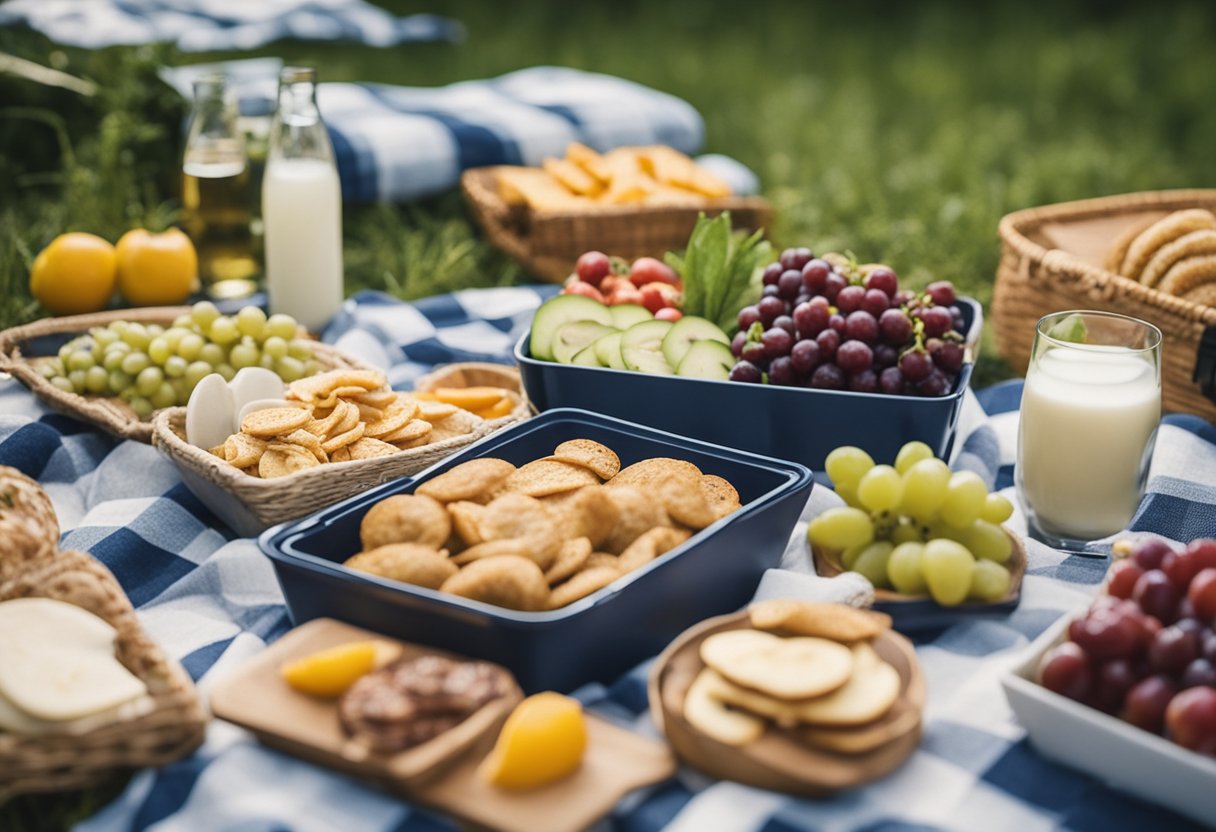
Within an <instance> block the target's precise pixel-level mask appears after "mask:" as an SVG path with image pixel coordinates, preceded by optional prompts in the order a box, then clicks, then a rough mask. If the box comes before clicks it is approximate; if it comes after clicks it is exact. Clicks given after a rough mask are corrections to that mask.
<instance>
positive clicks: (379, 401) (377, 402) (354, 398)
mask: <svg viewBox="0 0 1216 832" xmlns="http://www.w3.org/2000/svg"><path fill="white" fill-rule="evenodd" d="M345 398H347V399H349V400H350V401H351V402H357V403H358V404H365V405H367V406H368V407H374V408H376V409H378V410H384V409H385V408H386V407H388V406H389V405H392V404H395V403H396V402H397V401H398V399H399V398H404V397H403V396H401V395H400V394H399V393H397V392H396V391H395V390H364V391H362V392H359V393H354V394H351V395H348V396H346V397H345Z"/></svg>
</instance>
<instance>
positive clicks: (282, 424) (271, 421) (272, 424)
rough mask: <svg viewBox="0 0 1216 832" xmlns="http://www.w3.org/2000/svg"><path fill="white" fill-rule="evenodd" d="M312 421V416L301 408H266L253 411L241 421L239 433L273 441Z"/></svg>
mask: <svg viewBox="0 0 1216 832" xmlns="http://www.w3.org/2000/svg"><path fill="white" fill-rule="evenodd" d="M311 421H312V414H311V413H309V411H308V410H306V409H305V408H302V407H268V408H266V409H265V410H255V411H253V412H252V413H250V414H247V415H246V416H245V418H244V419H242V420H241V432H242V433H247V434H249V435H250V436H254V437H257V438H258V439H273V438H274V437H276V436H282V435H284V434H287V433H291V432H292V431H293V430H297V429H298V428H302V427H304V426H305V425H307V424H308V423H309V422H311Z"/></svg>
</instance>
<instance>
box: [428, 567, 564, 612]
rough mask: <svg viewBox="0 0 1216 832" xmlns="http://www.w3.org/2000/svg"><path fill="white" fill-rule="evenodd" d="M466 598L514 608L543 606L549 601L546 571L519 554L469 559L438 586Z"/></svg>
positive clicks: (442, 589)
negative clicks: (466, 563) (465, 564)
mask: <svg viewBox="0 0 1216 832" xmlns="http://www.w3.org/2000/svg"><path fill="white" fill-rule="evenodd" d="M439 590H440V591H441V592H450V593H452V594H453V595H460V596H462V597H464V598H471V599H473V600H475V601H482V602H484V603H487V604H494V605H495V606H499V607H506V608H507V609H512V610H525V611H530V610H542V609H544V608H545V607H546V605H547V604H548V601H549V584H548V582H547V581H546V580H545V573H544V572H542V571H541V569H540V567H539V566H537V565H536V564H535V563H534V562H533V561H531V560H529V559H528V558H524V557H519V556H518V555H500V556H498V557H492V558H485V559H483V560H479V561H476V562H474V563H470V564H469V565H468V566H466V567H464V568H463V569H461V570H460V571H459V572H457V573H456V574H455V575H453V576H452V577H450V578H448V579H447V580H446V581H444V582H443V586H441V587H439Z"/></svg>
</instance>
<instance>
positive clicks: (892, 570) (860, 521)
mask: <svg viewBox="0 0 1216 832" xmlns="http://www.w3.org/2000/svg"><path fill="white" fill-rule="evenodd" d="M824 467H825V469H826V471H827V474H828V476H829V477H831V479H832V484H833V485H834V486H835V488H836V493H837V494H839V495H840V497H841V498H842V499H843V500H844V502H845V505H843V506H839V507H836V508H830V509H828V510H827V511H825V512H823V513H822V514H820V515H819V516H817V517H816V518H815V519H814V520H812V521H811V523H810V526H809V527H808V529H807V539H808V540H809V542H810V543H811V545H812V546H814V547H817V548H820V549H824V550H828V551H830V552H833V553H835V554H837V555H838V556H839V560H840V564H841V565H842V566H843V567H844V568H845V569H848V570H851V571H854V572H857V573H859V574H861V575H862V576H864V577H865V578H866V579H867V580H868V581H870V583H871V584H873V585H874V586H875V587H876V588H880V589H893V590H895V591H896V592H899V593H903V594H905V595H914V596H916V595H920V596H923V595H928V596H929V597H931V598H932V599H933V600H934V601H936V602H937V603H939V604H941V605H942V606H956V605H958V604H961V603H963V602H965V601H980V602H993V601H999V600H1001V599H1002V598H1004V597H1005V596H1006V595H1007V594H1008V593H1009V587H1010V584H1011V582H1012V576H1011V574H1010V572H1009V568H1008V566H1007V565H1006V564H1007V563H1008V561H1009V559H1010V557H1012V555H1013V541H1012V540H1011V539H1010V537H1009V535H1008V534H1007V533H1006V532H1005V530H1004V529H1003V528H1001V524H1002V523H1004V522H1005V521H1006V520H1008V519H1009V518H1010V516H1012V514H1013V504H1012V503H1010V502H1009V500H1008V499H1006V498H1005V497H1003V496H1002V495H1000V494H995V493H989V491H988V487H987V485H986V484H985V483H984V481H983V479H981V478H980V477H979V475H977V474H975V473H974V472H972V471H951V470H950V467H949V466H948V465H946V463H945V462H943V461H942V460H940V459H937V458H936V457H935V456H934V454H933V449H932V448H930V447H929V446H928V445H926V444H925V443H924V442H909V443H907V444H906V445H904V446H903V447H902V448H900V450H899V453H898V454H897V455H896V457H895V461H894V464H892V465H878V464H876V463H875V461H874V460H873V459H872V458H871V457H870V455H869V454H868V453H866V452H865V451H863V450H862V449H861V448H856V447H853V446H851V445H847V446H843V447H840V448H837V449H836V450H834V451H832V452H831V453H830V454H828V457H827V460H826V462H825V466H824Z"/></svg>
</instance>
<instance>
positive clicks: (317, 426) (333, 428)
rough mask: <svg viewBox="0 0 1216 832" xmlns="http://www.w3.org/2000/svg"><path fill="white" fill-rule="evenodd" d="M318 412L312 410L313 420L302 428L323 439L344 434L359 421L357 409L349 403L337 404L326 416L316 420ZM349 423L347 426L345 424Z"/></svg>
mask: <svg viewBox="0 0 1216 832" xmlns="http://www.w3.org/2000/svg"><path fill="white" fill-rule="evenodd" d="M318 412H319V411H318V410H316V409H314V410H313V417H314V418H313V420H312V421H311V422H309V423H308V424H307V425H305V426H304V429H305V430H307V431H308V432H309V433H312V434H315V435H316V436H320V437H323V438H328V437H330V436H336V435H337V434H339V433H345V432H346V431H348V430H350V429H351V428H352V427H354V426H355V423H356V422H358V421H359V408H357V407H355V406H354V405H353V404H350V403H349V402H339V403H338V404H337V405H335V406H334V408H333V409H332V410H330V412H329V415H328V416H324V417H321V418H317V413H318ZM347 422H350V424H349V425H347V424H346V423H347Z"/></svg>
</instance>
